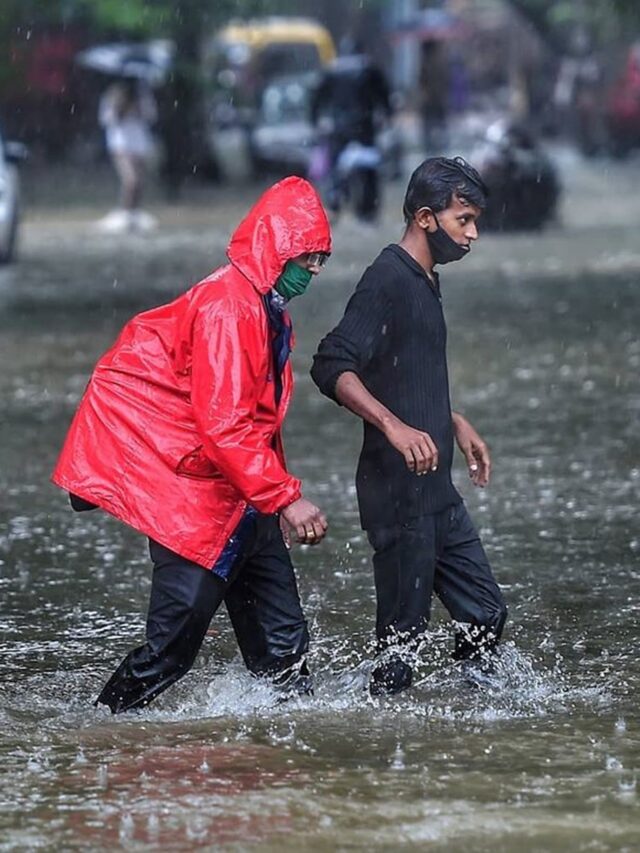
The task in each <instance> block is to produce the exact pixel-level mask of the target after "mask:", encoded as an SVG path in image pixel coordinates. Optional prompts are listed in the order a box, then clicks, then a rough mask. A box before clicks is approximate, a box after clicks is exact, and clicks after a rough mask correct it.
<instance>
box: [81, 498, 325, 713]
mask: <svg viewBox="0 0 640 853" xmlns="http://www.w3.org/2000/svg"><path fill="white" fill-rule="evenodd" d="M149 549H150V553H151V559H152V560H153V564H154V569H153V578H152V583H151V597H150V600H149V611H148V615H147V641H146V643H145V644H144V645H143V646H140V647H138V648H136V649H134V650H133V651H131V652H130V653H129V654H128V655H127V657H126V658H125V659H124V661H123V662H122V663H121V664H120V666H119V667H118V669H117V670H116V671H115V673H114V674H113V675H112V676H111V678H110V679H109V681H108V682H107V684H106V685H105V686H104V688H103V690H102V692H101V693H100V695H99V696H98V698H97V700H96V704H97V703H103V704H105V705H108V706H109V707H110V708H111V710H112V711H113V713H118V712H120V711H127V710H130V709H133V708H140V707H143V706H144V705H147V704H148V703H149V702H151V700H152V699H154V698H155V697H156V696H157V695H158V694H159V693H161V692H162V691H163V690H165V689H166V688H167V687H169V686H170V685H171V684H173V683H174V681H177V680H178V679H179V678H181V677H182V676H183V675H184V674H185V673H186V672H188V670H189V669H190V668H191V666H192V664H193V662H194V660H195V658H196V655H197V653H198V650H199V649H200V646H201V644H202V641H203V639H204V636H205V634H206V632H207V629H208V627H209V623H210V621H211V618H212V617H213V615H214V613H215V612H216V610H217V609H218V608H219V607H220V605H221V604H222V602H223V601H224V602H225V604H226V606H227V610H228V612H229V616H230V618H231V622H232V624H233V628H234V631H235V634H236V638H237V640H238V644H239V646H240V650H241V652H242V656H243V658H244V661H245V663H246V665H247V667H248V668H249V669H250V670H251V672H253V673H254V674H255V675H268V676H272V677H273V678H274V680H276V681H283V682H284V681H286V679H287V677H288V676H289V675H291V673H292V672H293V673H294V674H295V675H298V676H299V675H300V673H302V675H303V676H305V677H306V675H307V670H306V664H305V663H304V655H305V653H306V651H307V648H308V644H309V635H308V632H307V623H306V621H305V618H304V615H303V613H302V608H301V606H300V599H299V596H298V589H297V585H296V579H295V574H294V570H293V566H292V564H291V559H290V557H289V552H288V551H287V549H286V547H285V545H284V542H283V539H282V534H281V532H280V528H279V525H278V519H277V517H276V516H264V515H262V516H261V515H258V516H257V517H256V518H255V520H254V521H253V522H252V525H251V529H250V531H249V534H248V535H247V537H246V540H245V541H244V542H243V546H242V548H241V551H240V553H239V554H238V557H237V558H236V562H235V564H234V567H233V571H232V574H231V576H230V578H229V580H228V581H224V580H223V579H222V578H220V577H219V576H218V575H216V574H214V573H213V572H212V571H209V570H208V569H204V568H202V566H199V565H197V564H196V563H193V562H191V561H190V560H186V559H185V558H184V557H180V556H179V555H178V554H175V553H174V552H173V551H170V550H169V549H168V548H165V547H164V546H162V545H159V544H158V543H157V542H154V541H152V540H150V545H149ZM307 687H310V684H307ZM301 692H305V691H304V690H302V691H301Z"/></svg>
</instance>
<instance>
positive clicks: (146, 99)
mask: <svg viewBox="0 0 640 853" xmlns="http://www.w3.org/2000/svg"><path fill="white" fill-rule="evenodd" d="M156 113H157V111H156V102H155V99H154V97H153V94H152V92H151V89H150V88H149V86H148V85H147V84H145V83H144V82H143V81H141V80H137V79H133V78H123V79H122V80H121V81H119V82H117V83H114V84H113V85H112V86H110V87H109V88H108V89H107V91H106V92H105V93H104V95H103V96H102V98H101V99H100V105H99V113H98V115H99V120H100V124H101V125H102V126H103V127H104V130H105V135H106V144H107V151H108V152H109V156H110V157H111V160H112V162H113V165H114V168H115V170H116V173H117V175H118V179H119V181H120V209H119V210H116V211H113V212H112V213H111V214H109V215H108V216H107V217H106V218H105V219H103V220H102V222H101V225H102V226H103V227H104V228H105V229H106V230H113V231H119V230H121V231H125V230H135V229H139V230H143V231H145V230H149V229H150V228H152V227H153V226H154V224H155V222H154V220H153V217H152V216H151V215H150V214H148V213H145V212H144V211H142V210H141V209H140V204H141V201H142V191H143V185H144V177H145V170H146V167H147V165H148V162H149V159H150V157H151V155H152V153H153V136H152V133H151V127H152V125H153V123H154V122H155V121H156V117H157V116H156Z"/></svg>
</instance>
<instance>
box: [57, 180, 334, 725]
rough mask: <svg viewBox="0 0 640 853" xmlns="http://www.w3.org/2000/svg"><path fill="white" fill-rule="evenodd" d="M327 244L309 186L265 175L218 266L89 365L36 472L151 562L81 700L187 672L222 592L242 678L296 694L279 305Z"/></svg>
mask: <svg viewBox="0 0 640 853" xmlns="http://www.w3.org/2000/svg"><path fill="white" fill-rule="evenodd" d="M330 250H331V235H330V229H329V223H328V220H327V217H326V214H325V211H324V209H323V207H322V204H321V202H320V199H319V198H318V196H317V194H316V192H315V190H314V189H313V187H312V186H311V185H310V184H309V183H307V182H306V181H304V180H303V179H301V178H286V179H285V180H283V181H280V182H279V183H278V184H276V185H275V186H273V187H271V188H270V189H269V190H267V191H266V192H265V193H264V195H263V196H262V197H261V198H260V199H259V201H258V202H257V204H256V205H255V206H254V207H253V208H252V209H251V210H250V212H249V214H248V215H247V216H246V218H245V219H244V220H243V221H242V222H241V223H240V225H239V226H238V228H237V230H236V231H235V233H234V234H233V236H232V238H231V242H230V243H229V248H228V258H229V264H227V265H226V266H223V267H221V268H220V269H217V270H215V271H214V272H213V273H212V274H211V275H210V276H208V277H207V278H205V279H204V280H203V281H201V282H200V283H199V284H197V285H195V286H194V287H192V288H191V289H190V290H188V291H187V292H186V293H185V294H183V295H182V296H180V297H178V299H176V300H175V301H173V302H171V303H169V304H168V305H161V306H160V307H159V308H154V309H152V310H150V311H146V312H144V313H142V314H138V315H137V316H136V317H134V318H133V319H132V320H130V321H129V323H127V325H126V326H125V327H124V329H123V330H122V332H121V334H120V336H119V338H118V339H117V341H116V343H115V344H114V345H113V347H112V348H111V349H110V350H109V351H108V352H107V353H106V354H105V355H103V356H102V358H101V359H100V360H99V362H98V364H97V365H96V368H95V370H94V371H93V374H92V376H91V379H90V381H89V384H88V387H87V390H86V392H85V394H84V397H83V399H82V401H81V403H80V406H79V408H78V411H77V412H76V415H75V417H74V420H73V422H72V424H71V427H70V429H69V432H68V435H67V437H66V441H65V444H64V447H63V449H62V452H61V454H60V458H59V460H58V463H57V465H56V468H55V471H54V473H53V478H52V479H53V482H54V483H56V484H57V485H58V486H60V487H61V488H63V489H65V490H67V491H68V492H69V493H70V495H71V502H72V505H73V506H74V508H76V509H91V508H93V507H95V506H98V507H101V508H102V509H104V510H106V511H107V512H109V513H111V514H112V515H114V516H115V517H116V518H119V519H120V520H121V521H124V522H125V523H126V524H129V525H131V526H132V527H133V528H135V529H136V530H139V531H140V532H141V533H144V534H146V535H147V536H148V537H149V540H150V553H151V559H152V561H153V564H154V570H153V578H152V586H151V597H150V602H149V612H148V617H147V636H146V642H145V644H144V645H143V646H140V647H139V648H136V649H134V650H133V651H132V652H130V654H129V655H127V657H126V658H125V660H124V661H123V662H122V663H121V664H120V666H119V667H118V669H117V670H116V672H115V673H114V674H113V676H112V677H111V679H110V680H109V681H108V683H107V684H106V685H105V687H104V688H103V690H102V692H101V693H100V695H99V697H98V699H97V700H96V703H103V704H105V705H108V706H109V707H110V708H111V710H112V711H113V712H114V713H118V712H120V711H126V710H129V709H133V708H140V707H143V706H144V705H146V704H148V703H149V702H150V701H151V700H152V699H153V698H154V697H155V696H157V695H158V694H159V693H160V692H161V691H163V690H165V689H166V688H167V687H168V686H169V685H171V684H172V683H173V682H174V681H176V680H177V679H178V678H180V677H181V676H182V675H184V674H185V673H186V672H187V671H188V670H189V669H190V667H191V665H192V664H193V661H194V659H195V657H196V654H197V653H198V650H199V648H200V645H201V643H202V640H203V638H204V635H205V633H206V631H207V629H208V627H209V623H210V621H211V618H212V616H213V614H214V613H215V612H216V610H217V609H218V607H219V606H220V605H221V603H222V602H223V601H224V602H225V604H226V606H227V609H228V611H229V615H230V618H231V622H232V624H233V627H234V630H235V633H236V636H237V639H238V643H239V645H240V649H241V652H242V655H243V658H244V661H245V663H246V665H247V666H248V668H249V669H250V670H251V672H253V673H254V674H256V675H265V676H269V677H271V678H272V679H273V681H274V682H275V683H276V684H278V685H280V686H283V687H284V688H286V689H287V690H294V691H297V692H309V691H310V689H311V682H310V677H309V673H308V669H307V667H306V663H305V653H306V651H307V647H308V633H307V626H306V621H305V618H304V615H303V612H302V608H301V606H300V600H299V597H298V591H297V587H296V580H295V574H294V570H293V566H292V564H291V560H290V557H289V552H288V549H287V547H286V544H288V543H285V541H284V536H285V535H287V536H288V534H289V533H290V532H291V531H293V532H294V534H295V536H296V538H297V539H298V541H300V542H305V543H308V544H315V543H317V542H319V541H320V540H321V539H322V538H323V536H324V534H325V532H326V529H327V522H326V519H325V517H324V515H323V514H322V512H321V511H320V510H319V509H318V508H317V507H316V506H314V505H313V504H312V503H311V502H310V501H308V500H306V499H305V498H304V497H303V496H302V492H301V483H300V481H299V480H298V479H296V478H295V477H294V476H293V475H292V474H290V473H289V472H288V471H287V467H286V463H285V458H284V454H283V449H282V440H281V427H282V423H283V420H284V417H285V414H286V411H287V408H288V406H289V401H290V398H291V392H292V385H293V376H292V370H291V365H290V363H289V359H288V356H289V353H290V350H291V345H292V334H291V322H290V319H289V315H288V314H287V311H286V308H285V305H286V302H287V301H288V299H290V298H291V297H292V296H295V295H299V294H301V293H303V292H304V290H305V289H306V287H307V285H308V284H309V282H310V281H311V278H312V276H313V275H314V274H316V273H318V272H319V271H320V268H321V267H322V266H323V264H324V262H325V260H326V258H327V256H328V254H329V252H330ZM281 528H282V529H281ZM283 531H284V533H283Z"/></svg>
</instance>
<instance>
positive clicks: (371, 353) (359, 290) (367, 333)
mask: <svg viewBox="0 0 640 853" xmlns="http://www.w3.org/2000/svg"><path fill="white" fill-rule="evenodd" d="M381 273H383V270H382V269H381V267H380V266H379V265H378V266H376V265H373V266H371V267H369V269H367V270H366V272H365V273H364V275H363V276H362V278H361V279H360V282H359V283H358V286H357V287H356V289H355V292H354V293H353V295H352V297H351V299H350V300H349V302H348V304H347V307H346V309H345V312H344V316H343V318H342V320H341V321H340V322H339V323H338V325H337V326H336V328H335V329H333V331H331V332H329V334H328V335H326V336H325V337H324V338H323V339H322V341H320V345H319V347H318V352H317V353H316V354H315V356H314V358H313V367H312V368H311V377H312V379H313V381H314V382H315V383H316V385H317V386H318V388H319V389H320V391H321V392H322V393H323V394H325V395H326V396H327V397H330V398H331V399H332V400H335V401H336V402H338V400H337V399H336V395H335V389H336V383H337V381H338V379H339V377H340V376H341V374H343V373H346V372H347V371H352V372H353V373H355V374H357V375H358V376H359V378H360V379H361V380H362V381H363V382H364V381H365V377H364V373H365V371H366V368H367V365H368V364H369V363H370V362H371V361H372V360H373V359H374V358H379V357H381V356H382V355H383V353H384V350H385V348H386V345H387V341H388V340H389V337H390V335H389V323H390V322H391V308H390V303H389V299H388V297H387V295H386V292H385V291H386V287H385V286H384V278H385V277H384V275H383V274H381Z"/></svg>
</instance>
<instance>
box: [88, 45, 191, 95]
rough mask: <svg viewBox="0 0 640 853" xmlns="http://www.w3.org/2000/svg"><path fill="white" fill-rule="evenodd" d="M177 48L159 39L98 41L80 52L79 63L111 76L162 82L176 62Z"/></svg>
mask: <svg viewBox="0 0 640 853" xmlns="http://www.w3.org/2000/svg"><path fill="white" fill-rule="evenodd" d="M173 54H174V47H173V44H172V43H171V42H170V41H165V40H162V39H157V40H155V41H148V42H114V43H113V44H98V45H94V47H89V48H87V49H86V50H83V51H81V52H80V53H79V54H78V55H77V56H76V62H77V63H78V64H79V65H81V66H82V67H83V68H90V69H91V70H93V71H98V72H100V73H101V74H109V75H111V76H112V77H135V78H136V79H138V80H146V82H147V83H150V84H152V85H159V84H160V83H162V82H163V80H164V79H165V77H166V75H167V72H168V71H169V69H170V68H171V63H172V61H173Z"/></svg>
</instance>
